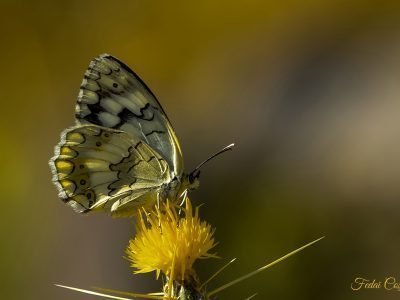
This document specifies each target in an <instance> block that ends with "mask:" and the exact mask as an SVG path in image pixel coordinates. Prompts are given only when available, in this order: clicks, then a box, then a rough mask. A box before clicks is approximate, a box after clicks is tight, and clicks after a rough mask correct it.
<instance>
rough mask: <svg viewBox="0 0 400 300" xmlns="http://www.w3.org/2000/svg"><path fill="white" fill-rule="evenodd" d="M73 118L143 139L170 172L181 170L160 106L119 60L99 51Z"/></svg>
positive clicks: (177, 173) (179, 156) (176, 147)
mask: <svg viewBox="0 0 400 300" xmlns="http://www.w3.org/2000/svg"><path fill="white" fill-rule="evenodd" d="M76 119H77V122H78V123H80V124H95V125H99V126H103V127H108V128H113V129H119V130H122V131H125V132H127V133H129V134H131V135H132V136H133V137H137V138H139V139H141V140H142V141H144V142H146V143H147V144H148V145H149V146H150V147H152V148H153V149H155V150H157V151H158V152H159V153H160V154H161V156H162V157H163V158H164V159H165V160H166V161H167V163H168V165H169V167H170V170H171V171H172V172H173V173H174V174H173V176H172V177H174V176H181V175H182V171H183V159H182V152H181V149H180V146H179V143H178V140H177V138H176V135H175V133H174V130H173V129H172V126H171V123H170V122H169V120H168V117H167V116H166V114H165V112H164V110H163V109H162V107H161V105H160V103H159V102H158V101H157V99H156V97H155V96H154V95H153V93H152V92H151V91H150V89H149V88H148V87H147V86H146V85H145V83H144V82H143V81H142V80H141V79H140V78H139V77H138V76H137V75H136V74H135V73H134V72H133V71H132V70H131V69H130V68H129V67H128V66H126V65H125V64H124V63H123V62H121V61H119V60H118V59H117V58H115V57H113V56H111V55H107V54H104V55H101V56H99V57H97V58H95V59H94V60H93V61H92V62H91V63H90V65H89V68H88V69H87V71H86V73H85V78H84V80H83V82H82V85H81V89H80V93H79V97H78V103H77V106H76Z"/></svg>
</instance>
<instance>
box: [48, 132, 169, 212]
mask: <svg viewBox="0 0 400 300" xmlns="http://www.w3.org/2000/svg"><path fill="white" fill-rule="evenodd" d="M50 166H51V169H52V171H53V181H54V183H55V184H56V185H57V187H58V189H59V192H60V194H59V196H60V198H61V199H62V200H64V201H65V202H66V203H67V204H69V205H70V206H72V207H73V208H74V209H75V210H76V211H78V212H80V213H83V212H88V211H96V210H109V211H111V212H112V214H114V215H118V216H120V215H132V214H135V213H136V212H137V209H135V208H139V207H141V206H147V205H153V204H154V203H155V201H156V200H157V197H158V195H159V193H160V191H161V189H162V186H163V184H165V183H168V182H170V181H171V177H170V175H171V174H170V171H169V165H168V163H167V162H166V161H165V159H164V158H162V157H161V156H160V155H159V154H158V153H157V152H156V151H154V150H153V149H152V148H151V147H150V146H149V145H147V144H146V143H145V142H143V141H142V140H140V139H138V138H135V137H134V136H132V135H130V134H128V133H126V132H123V131H118V130H114V129H110V128H105V127H99V126H95V125H78V126H76V127H73V128H70V129H67V130H65V131H64V132H63V134H62V138H61V142H60V143H59V145H58V146H57V147H56V155H55V156H54V157H53V158H52V159H51V160H50Z"/></svg>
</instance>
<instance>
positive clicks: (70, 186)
mask: <svg viewBox="0 0 400 300" xmlns="http://www.w3.org/2000/svg"><path fill="white" fill-rule="evenodd" d="M60 184H61V186H62V187H63V189H64V191H65V192H66V193H67V195H71V194H73V193H74V191H75V188H76V185H75V183H74V182H73V181H71V180H68V179H64V180H60Z"/></svg>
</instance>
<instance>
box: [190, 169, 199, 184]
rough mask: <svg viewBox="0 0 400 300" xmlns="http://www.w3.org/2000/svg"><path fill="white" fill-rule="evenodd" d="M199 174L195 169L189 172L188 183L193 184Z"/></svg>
mask: <svg viewBox="0 0 400 300" xmlns="http://www.w3.org/2000/svg"><path fill="white" fill-rule="evenodd" d="M199 176H200V171H199V170H196V171H195V172H192V173H190V174H189V183H190V184H193V183H194V182H195V181H196V179H198V178H199Z"/></svg>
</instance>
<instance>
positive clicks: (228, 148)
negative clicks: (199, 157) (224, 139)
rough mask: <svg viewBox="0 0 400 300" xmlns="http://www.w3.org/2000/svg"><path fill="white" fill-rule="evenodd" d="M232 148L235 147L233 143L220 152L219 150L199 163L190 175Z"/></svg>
mask: <svg viewBox="0 0 400 300" xmlns="http://www.w3.org/2000/svg"><path fill="white" fill-rule="evenodd" d="M233 146H235V144H234V143H232V144H230V145H228V146H226V147H224V148H222V149H221V150H219V151H218V152H217V153H215V154H213V155H211V156H210V157H209V158H207V159H206V160H205V161H203V162H201V163H200V164H199V165H198V166H197V167H196V168H195V169H194V170H193V172H192V174H194V173H195V172H196V171H198V170H199V169H200V168H201V167H202V166H203V165H204V164H205V163H207V162H209V161H210V160H212V159H213V158H215V157H217V156H218V155H220V154H222V153H224V152H226V151H228V150H232V148H233Z"/></svg>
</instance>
